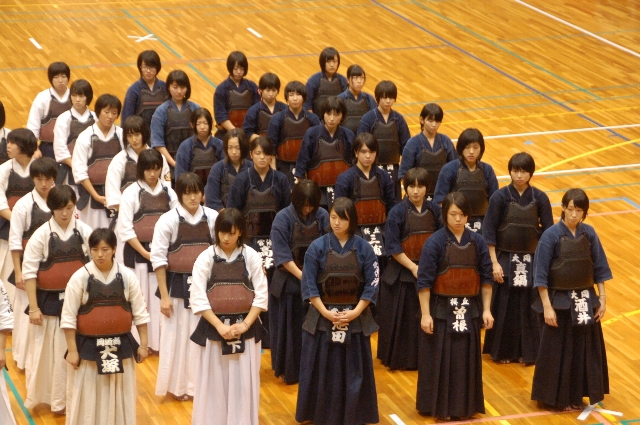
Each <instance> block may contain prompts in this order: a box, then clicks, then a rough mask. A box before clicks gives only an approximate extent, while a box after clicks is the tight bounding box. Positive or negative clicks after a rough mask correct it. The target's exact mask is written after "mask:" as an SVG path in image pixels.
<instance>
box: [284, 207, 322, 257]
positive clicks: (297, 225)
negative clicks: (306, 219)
mask: <svg viewBox="0 0 640 425" xmlns="http://www.w3.org/2000/svg"><path fill="white" fill-rule="evenodd" d="M319 225H320V223H319V222H318V219H317V218H316V219H315V220H314V221H313V223H311V224H309V225H306V224H303V223H302V222H301V221H300V220H299V219H298V218H296V221H295V222H294V224H293V235H291V242H290V244H289V247H290V248H291V254H293V262H294V263H296V266H298V268H299V269H300V270H302V266H303V265H304V255H305V254H306V253H307V249H308V248H309V245H311V242H313V241H315V240H316V239H318V238H319V237H320V228H319Z"/></svg>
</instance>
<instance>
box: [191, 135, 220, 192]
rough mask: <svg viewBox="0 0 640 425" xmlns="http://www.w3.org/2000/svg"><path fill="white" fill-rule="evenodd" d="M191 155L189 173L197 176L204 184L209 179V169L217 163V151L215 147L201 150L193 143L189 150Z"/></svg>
mask: <svg viewBox="0 0 640 425" xmlns="http://www.w3.org/2000/svg"><path fill="white" fill-rule="evenodd" d="M191 155H192V156H191V164H190V165H189V171H191V172H193V173H196V174H197V175H199V176H200V178H201V179H202V181H203V182H205V183H206V182H207V179H208V178H209V171H211V167H213V164H215V163H216V162H218V151H217V149H216V148H215V146H211V147H209V148H207V149H202V148H201V147H200V146H197V145H196V143H194V144H193V147H192V149H191Z"/></svg>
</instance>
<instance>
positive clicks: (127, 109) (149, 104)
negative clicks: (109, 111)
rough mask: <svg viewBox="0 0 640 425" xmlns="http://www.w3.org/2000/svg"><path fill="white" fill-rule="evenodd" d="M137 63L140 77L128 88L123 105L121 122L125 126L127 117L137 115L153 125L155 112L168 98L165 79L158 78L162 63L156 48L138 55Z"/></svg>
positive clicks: (149, 124)
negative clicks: (152, 120)
mask: <svg viewBox="0 0 640 425" xmlns="http://www.w3.org/2000/svg"><path fill="white" fill-rule="evenodd" d="M136 65H137V67H138V72H139V73H140V79H139V80H138V81H136V82H135V83H133V84H131V86H129V88H128V89H127V94H125V96H124V104H123V105H122V116H121V119H122V121H121V123H122V126H124V123H125V121H126V120H127V118H129V117H130V116H132V115H137V116H139V117H142V118H143V119H144V121H145V122H146V123H147V125H148V126H149V127H151V118H152V117H153V113H154V112H155V111H156V109H157V108H158V106H160V105H162V104H163V103H164V101H165V100H167V86H166V84H165V82H164V81H162V80H160V79H158V74H159V73H160V70H161V69H162V63H161V62H160V56H159V55H158V53H156V51H155V50H144V51H142V52H140V54H139V55H138V59H137V60H136Z"/></svg>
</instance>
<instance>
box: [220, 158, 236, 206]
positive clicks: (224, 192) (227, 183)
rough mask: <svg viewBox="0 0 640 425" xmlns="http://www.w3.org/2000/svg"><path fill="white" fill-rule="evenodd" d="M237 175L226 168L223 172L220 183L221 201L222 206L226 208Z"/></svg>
mask: <svg viewBox="0 0 640 425" xmlns="http://www.w3.org/2000/svg"><path fill="white" fill-rule="evenodd" d="M236 175H237V174H236ZM236 175H234V174H231V173H230V172H229V170H227V167H226V166H225V167H224V169H223V170H222V180H221V181H220V200H221V201H222V205H224V206H225V208H226V206H227V198H228V197H229V190H230V189H231V185H232V184H233V181H234V180H235V179H236Z"/></svg>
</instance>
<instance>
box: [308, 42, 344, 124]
mask: <svg viewBox="0 0 640 425" xmlns="http://www.w3.org/2000/svg"><path fill="white" fill-rule="evenodd" d="M319 63H320V72H318V73H315V74H313V75H312V76H311V77H309V79H308V80H307V85H306V89H307V94H308V97H307V98H306V99H305V101H304V109H305V110H307V111H310V112H313V113H314V114H316V115H320V114H321V113H322V111H321V109H322V102H324V100H325V99H326V98H327V97H329V96H337V95H339V94H340V93H342V92H343V91H345V90H346V89H347V84H348V83H347V79H346V78H344V75H342V74H338V68H340V53H338V51H337V50H336V49H335V48H333V47H325V48H324V49H323V50H322V52H320V57H319Z"/></svg>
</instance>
